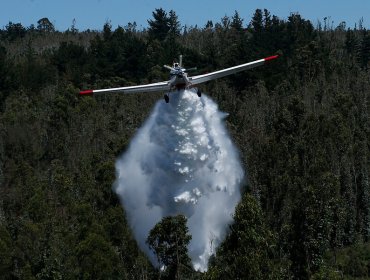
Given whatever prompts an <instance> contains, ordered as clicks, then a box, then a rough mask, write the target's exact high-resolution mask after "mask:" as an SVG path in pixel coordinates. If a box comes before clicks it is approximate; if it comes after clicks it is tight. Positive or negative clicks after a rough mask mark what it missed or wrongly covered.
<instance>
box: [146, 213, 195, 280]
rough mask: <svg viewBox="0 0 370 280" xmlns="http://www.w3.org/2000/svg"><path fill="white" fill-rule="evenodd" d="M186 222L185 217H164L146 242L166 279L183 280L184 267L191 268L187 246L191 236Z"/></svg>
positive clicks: (152, 230) (151, 231)
mask: <svg viewBox="0 0 370 280" xmlns="http://www.w3.org/2000/svg"><path fill="white" fill-rule="evenodd" d="M186 222H187V219H186V217H185V216H184V215H177V216H174V217H164V218H163V219H162V220H161V221H160V222H159V223H157V224H156V225H155V226H154V228H153V229H151V230H150V232H149V236H148V238H147V241H146V242H147V244H148V245H149V248H150V249H151V250H152V251H153V252H154V253H155V254H156V256H157V259H158V263H159V266H160V268H161V270H162V267H163V269H164V275H163V276H162V277H164V278H166V279H182V278H183V276H182V273H181V271H182V270H184V269H183V267H185V268H186V267H190V258H189V256H188V249H187V245H188V244H189V242H190V240H191V235H190V234H189V232H188V228H187V226H186Z"/></svg>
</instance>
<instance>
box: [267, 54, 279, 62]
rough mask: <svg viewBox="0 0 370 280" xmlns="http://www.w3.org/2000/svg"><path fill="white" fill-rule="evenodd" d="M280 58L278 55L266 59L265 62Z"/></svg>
mask: <svg viewBox="0 0 370 280" xmlns="http://www.w3.org/2000/svg"><path fill="white" fill-rule="evenodd" d="M278 57H279V56H278V55H273V56H269V57H266V58H265V61H270V60H273V59H276V58H278Z"/></svg>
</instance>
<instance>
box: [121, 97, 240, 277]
mask: <svg viewBox="0 0 370 280" xmlns="http://www.w3.org/2000/svg"><path fill="white" fill-rule="evenodd" d="M225 116H226V115H225V114H224V113H221V112H220V111H219V110H218V107H217V105H216V104H215V103H214V102H213V101H212V100H211V99H210V98H208V97H207V96H205V95H203V96H202V97H201V98H199V97H198V96H197V95H196V93H194V92H192V91H188V90H185V91H180V92H177V93H171V94H170V103H168V104H166V103H165V102H164V101H163V100H160V101H158V102H157V104H156V106H155V108H154V110H153V112H152V113H151V115H150V117H149V118H148V120H147V121H146V122H145V124H144V125H143V127H142V128H140V130H139V131H138V132H137V134H136V136H135V137H134V138H133V140H132V142H131V144H130V146H129V148H128V150H127V151H126V152H125V153H124V154H123V155H122V156H121V157H120V158H119V159H118V160H117V162H116V171H117V179H116V182H115V191H116V193H117V194H118V195H119V197H120V199H121V201H122V204H123V206H124V208H125V210H126V213H127V218H128V222H129V224H130V226H131V227H132V229H133V233H134V235H135V238H136V240H137V241H138V244H139V246H140V248H141V249H142V250H143V251H144V252H146V253H147V254H148V256H149V257H150V259H151V260H152V262H153V264H156V258H155V257H154V256H153V254H152V252H151V251H150V250H149V248H148V246H147V245H146V243H145V240H146V238H147V237H148V234H149V231H150V230H151V229H152V228H153V227H154V225H155V224H156V223H158V222H159V221H160V220H161V219H162V217H165V216H170V215H177V214H184V215H185V216H186V217H187V218H188V227H189V231H190V233H191V235H192V240H191V242H190V244H189V248H188V249H189V256H190V257H191V259H192V263H193V266H194V268H195V269H196V270H200V271H206V270H207V265H208V259H209V257H210V256H211V255H212V254H213V253H214V252H215V248H216V247H217V246H218V245H219V244H220V243H221V241H222V240H223V238H224V237H225V234H226V230H227V227H228V225H229V224H230V223H231V222H232V214H233V213H234V209H235V206H236V204H237V203H238V201H239V200H240V185H241V183H242V180H243V177H244V172H243V169H242V166H241V163H240V160H239V157H238V153H237V151H236V149H235V147H234V145H233V143H232V142H231V139H230V137H229V135H228V133H227V131H226V129H225V126H224V124H223V119H224V117H225Z"/></svg>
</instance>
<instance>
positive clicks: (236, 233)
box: [206, 193, 279, 279]
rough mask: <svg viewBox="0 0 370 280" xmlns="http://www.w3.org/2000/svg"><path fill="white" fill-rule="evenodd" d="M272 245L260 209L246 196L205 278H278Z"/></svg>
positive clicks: (253, 200)
mask: <svg viewBox="0 0 370 280" xmlns="http://www.w3.org/2000/svg"><path fill="white" fill-rule="evenodd" d="M273 246H274V238H273V235H272V233H271V231H270V230H269V229H268V227H267V225H266V224H265V222H264V218H263V213H262V209H261V208H260V207H259V205H258V204H257V202H256V200H255V199H254V198H253V197H252V195H250V194H248V193H247V194H245V195H244V197H243V199H242V201H241V202H240V203H239V205H238V206H237V208H236V211H235V214H234V223H233V224H232V225H231V226H230V232H229V234H228V235H227V236H226V239H225V241H224V242H223V243H222V244H221V246H220V247H219V248H218V249H217V252H216V256H215V257H214V259H213V260H211V261H210V268H209V271H208V272H207V274H206V279H277V278H279V274H278V273H277V271H275V268H274V264H273V254H272V253H273V249H272V248H273Z"/></svg>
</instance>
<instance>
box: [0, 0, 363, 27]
mask: <svg viewBox="0 0 370 280" xmlns="http://www.w3.org/2000/svg"><path fill="white" fill-rule="evenodd" d="M155 8H163V9H164V10H166V11H167V12H168V11H170V10H171V9H172V10H174V11H175V12H176V14H177V15H178V17H179V20H180V22H181V24H182V25H185V24H186V25H188V26H190V25H193V26H194V25H198V26H200V27H203V26H204V25H205V24H206V22H207V20H212V21H213V22H219V21H220V19H221V18H222V17H223V16H225V15H228V16H230V17H231V16H232V15H233V14H234V11H235V10H237V11H238V12H239V15H240V17H241V18H243V19H244V23H245V25H246V24H247V23H249V21H250V19H251V17H252V15H253V13H254V11H255V10H256V9H257V8H260V9H264V8H266V9H268V10H269V11H270V13H271V14H273V15H277V16H278V17H279V18H281V19H287V17H288V16H289V15H290V13H292V12H298V13H300V14H301V15H302V16H303V18H305V19H309V20H311V21H312V23H313V24H314V25H315V26H316V24H317V22H318V20H320V21H321V22H323V18H324V17H330V22H331V21H333V22H334V23H333V25H334V27H336V26H337V25H338V24H339V23H340V22H341V21H345V22H346V23H347V26H349V27H354V25H355V23H357V24H358V22H359V19H360V18H361V17H363V26H364V27H366V28H367V29H369V27H370V17H369V15H370V0H347V1H346V0H225V1H221V0H158V1H155V0H4V1H2V3H1V9H0V28H4V27H5V26H6V25H7V24H8V23H9V21H11V22H13V23H18V22H20V23H22V25H23V26H26V27H28V26H30V25H31V24H35V25H36V24H37V21H38V20H39V19H40V18H43V17H47V18H49V20H50V21H51V22H52V23H53V24H54V25H55V27H56V29H58V30H60V31H64V30H67V29H68V28H69V27H71V25H72V21H73V19H75V20H76V28H77V29H79V30H81V31H82V30H86V29H92V30H101V29H102V28H103V25H104V23H105V22H107V21H110V22H111V24H112V26H113V28H116V27H117V26H118V25H121V26H125V25H127V23H128V22H134V21H135V22H136V23H137V25H138V28H143V27H147V20H148V19H151V18H152V12H153V11H154V9H155Z"/></svg>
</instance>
